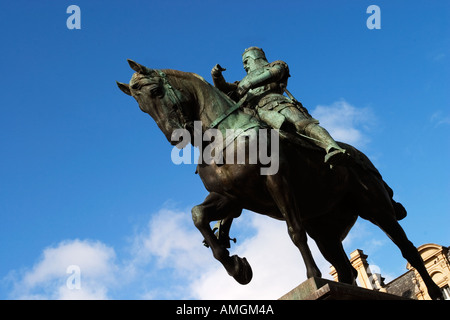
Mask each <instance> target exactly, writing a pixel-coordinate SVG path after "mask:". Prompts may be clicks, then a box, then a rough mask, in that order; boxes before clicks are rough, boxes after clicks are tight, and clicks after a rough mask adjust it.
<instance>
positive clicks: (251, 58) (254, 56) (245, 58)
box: [242, 47, 268, 72]
mask: <svg viewBox="0 0 450 320" xmlns="http://www.w3.org/2000/svg"><path fill="white" fill-rule="evenodd" d="M242 62H243V63H244V69H245V71H247V72H249V71H252V70H253V69H255V68H258V67H260V66H264V65H266V64H268V61H267V59H266V55H265V53H264V51H263V50H262V49H261V48H258V47H250V48H247V49H245V51H244V53H243V54H242Z"/></svg>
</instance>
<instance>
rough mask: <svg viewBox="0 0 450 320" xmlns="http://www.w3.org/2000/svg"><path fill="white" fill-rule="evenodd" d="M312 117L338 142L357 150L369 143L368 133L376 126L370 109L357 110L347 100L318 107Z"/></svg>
mask: <svg viewBox="0 0 450 320" xmlns="http://www.w3.org/2000/svg"><path fill="white" fill-rule="evenodd" d="M311 115H312V116H313V117H314V118H316V119H317V120H319V121H320V125H321V126H322V127H324V128H325V129H327V130H328V132H330V134H331V136H332V137H333V138H334V139H335V140H337V141H342V142H345V143H348V144H351V145H353V146H355V147H357V148H360V147H362V146H365V145H366V144H367V143H368V142H369V137H368V136H367V131H368V130H369V129H370V128H371V127H372V126H373V125H374V124H375V122H376V120H375V116H374V114H373V112H372V111H371V109H370V108H368V107H366V108H357V107H355V106H352V105H351V104H349V103H348V102H346V101H345V100H340V101H336V102H333V103H332V104H331V105H318V106H317V107H316V108H315V109H314V110H312V111H311Z"/></svg>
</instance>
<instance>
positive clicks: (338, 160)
mask: <svg viewBox="0 0 450 320" xmlns="http://www.w3.org/2000/svg"><path fill="white" fill-rule="evenodd" d="M348 156H349V155H348V153H347V151H346V150H345V149H336V150H334V151H332V152H329V153H327V154H326V155H325V163H328V164H330V166H331V167H333V166H335V165H342V164H344V163H345V162H346V161H347V160H348Z"/></svg>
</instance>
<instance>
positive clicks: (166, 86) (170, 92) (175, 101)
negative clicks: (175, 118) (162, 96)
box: [155, 70, 188, 128]
mask: <svg viewBox="0 0 450 320" xmlns="http://www.w3.org/2000/svg"><path fill="white" fill-rule="evenodd" d="M155 71H156V72H157V73H158V75H159V77H160V78H161V79H162V81H163V86H164V89H165V90H164V91H165V92H166V94H167V97H168V98H169V100H170V101H171V102H172V103H173V106H174V108H175V109H176V111H178V114H179V115H180V120H181V121H182V122H183V127H184V128H186V126H187V124H188V121H187V120H186V116H185V114H184V112H183V108H182V106H181V100H180V98H179V97H178V96H177V94H176V93H175V90H174V88H173V87H172V85H171V84H170V82H169V80H168V79H167V75H166V74H165V73H164V72H162V71H161V70H155Z"/></svg>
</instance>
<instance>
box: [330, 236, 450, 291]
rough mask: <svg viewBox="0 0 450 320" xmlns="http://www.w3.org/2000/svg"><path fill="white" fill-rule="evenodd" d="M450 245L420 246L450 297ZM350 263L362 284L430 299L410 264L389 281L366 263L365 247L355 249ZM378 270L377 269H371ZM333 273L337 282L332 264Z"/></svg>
mask: <svg viewBox="0 0 450 320" xmlns="http://www.w3.org/2000/svg"><path fill="white" fill-rule="evenodd" d="M449 248H450V247H443V246H440V245H437V244H432V243H429V244H424V245H422V246H420V247H418V248H417V249H418V250H419V253H420V255H421V256H422V259H423V261H424V262H425V266H426V268H427V270H428V272H429V273H430V275H431V277H432V278H433V280H434V281H435V282H436V284H437V285H438V286H439V287H441V289H442V291H443V293H444V297H445V299H447V300H450V288H449V285H450V252H449ZM350 262H351V263H352V265H353V267H354V268H355V269H356V270H358V284H359V286H361V287H363V288H366V289H372V290H378V291H380V292H387V293H391V294H395V295H398V296H402V297H405V298H410V299H415V300H430V297H429V296H428V293H427V289H426V287H425V284H424V283H423V280H422V278H421V277H420V275H419V273H418V272H417V271H416V270H415V269H414V268H412V267H411V265H410V264H409V263H408V264H407V265H406V268H407V269H408V271H407V272H406V273H404V274H402V275H401V276H399V277H398V278H396V279H394V280H392V281H391V282H389V283H384V278H383V277H382V276H381V274H379V273H376V272H375V270H373V271H372V270H371V267H370V265H369V264H368V263H367V255H365V254H364V252H363V251H362V250H359V249H357V250H355V251H353V252H352V253H351V254H350ZM372 269H375V268H372ZM330 274H331V275H332V276H333V278H334V279H335V280H336V281H337V273H336V270H335V269H334V268H333V267H331V272H330Z"/></svg>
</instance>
